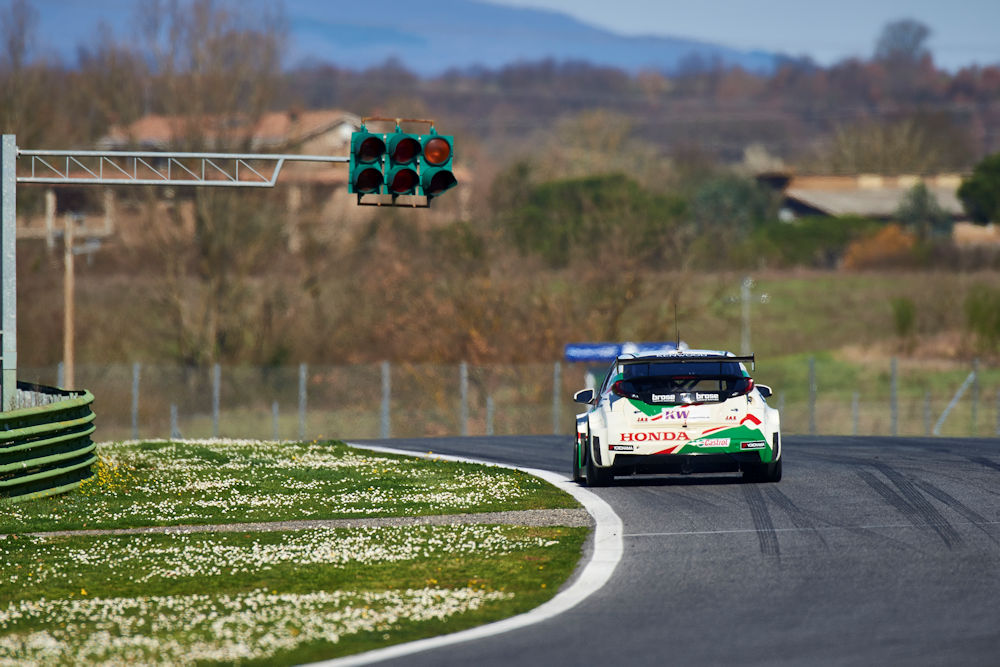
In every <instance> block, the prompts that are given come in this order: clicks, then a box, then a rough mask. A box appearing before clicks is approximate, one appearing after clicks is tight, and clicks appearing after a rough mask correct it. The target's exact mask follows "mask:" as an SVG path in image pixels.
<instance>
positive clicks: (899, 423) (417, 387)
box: [19, 357, 1000, 440]
mask: <svg viewBox="0 0 1000 667" xmlns="http://www.w3.org/2000/svg"><path fill="white" fill-rule="evenodd" d="M603 371H604V369H603V368H592V367H587V366H585V365H582V364H570V363H539V364H520V365H488V366H476V365H471V364H454V365H431V364H404V363H392V364H390V363H388V362H383V363H380V364H365V365H353V366H313V365H305V364H302V365H299V366H283V367H246V366H238V367H229V366H213V367H209V368H193V367H183V366H167V365H157V364H120V365H116V364H111V365H101V366H98V365H82V366H81V365H78V366H77V367H76V369H75V375H76V378H77V381H76V384H77V386H79V387H85V388H86V389H88V390H89V391H90V392H92V393H93V395H94V397H95V398H94V411H95V412H96V413H97V417H98V418H97V424H98V430H97V433H96V435H95V439H99V440H123V439H132V438H165V437H197V438H202V437H213V436H220V437H231V438H254V439H270V438H273V439H289V440H291V439H313V438H338V439H351V438H356V439H362V438H379V437H425V436H426V437H433V436H446V435H463V434H464V435H494V434H496V435H515V434H516V435H527V434H551V433H558V434H565V435H569V434H571V433H572V432H573V428H574V421H573V415H574V414H576V413H577V412H580V411H582V410H581V408H582V406H579V405H577V404H575V403H573V401H572V395H573V392H575V391H576V390H578V389H582V388H584V387H587V386H590V383H592V382H593V381H594V378H597V379H598V381H599V379H600V377H601V374H602V373H603ZM588 376H589V377H588ZM755 377H756V379H757V380H758V382H759V383H762V384H768V385H770V386H771V387H772V388H773V390H774V396H773V397H772V398H771V399H770V403H771V404H772V405H774V406H776V407H778V408H779V409H780V410H781V415H782V419H781V421H782V431H783V432H784V433H785V434H810V433H812V434H824V435H899V436H925V435H942V436H962V437H964V436H979V437H992V436H997V435H1000V370H998V369H997V368H996V367H992V366H988V365H985V364H979V363H976V364H972V365H970V366H968V367H965V368H962V367H958V366H955V365H950V366H948V367H942V368H933V367H930V368H928V367H927V366H926V365H922V364H917V363H902V362H899V363H897V362H896V360H893V359H890V360H885V362H884V363H881V364H874V365H873V364H861V365H845V364H843V363H841V362H837V361H835V360H832V359H829V358H823V357H819V358H802V359H794V360H782V362H781V363H779V364H775V365H768V364H759V366H758V370H757V373H755ZM19 379H21V380H27V381H30V382H38V383H41V384H49V385H54V386H60V385H61V379H62V378H61V372H60V368H59V367H48V368H21V369H19Z"/></svg>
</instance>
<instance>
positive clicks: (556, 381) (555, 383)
mask: <svg viewBox="0 0 1000 667" xmlns="http://www.w3.org/2000/svg"><path fill="white" fill-rule="evenodd" d="M561 388H562V364H561V363H560V362H558V361H557V362H556V363H555V365H554V366H553V367H552V434H553V435H559V422H561V421H562V415H561V414H559V412H560V411H559V408H560V406H561V405H562V402H561V401H560V400H559V393H560V389H561Z"/></svg>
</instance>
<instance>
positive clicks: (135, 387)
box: [132, 363, 142, 440]
mask: <svg viewBox="0 0 1000 667" xmlns="http://www.w3.org/2000/svg"><path fill="white" fill-rule="evenodd" d="M141 372H142V366H140V365H139V364H138V363H134V364H132V439H133V440H138V439H139V375H140V373H141Z"/></svg>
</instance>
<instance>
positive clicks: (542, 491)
mask: <svg viewBox="0 0 1000 667" xmlns="http://www.w3.org/2000/svg"><path fill="white" fill-rule="evenodd" d="M98 455H99V456H100V462H99V463H98V464H97V465H96V474H95V475H94V477H92V478H91V479H90V480H88V481H86V482H84V484H83V485H82V486H81V488H80V491H79V492H75V493H70V494H66V495H63V496H58V497H55V498H47V499H40V500H37V501H33V502H30V503H15V504H8V505H6V506H5V507H4V515H3V517H0V534H2V533H19V532H26V531H44V530H60V529H81V528H90V529H93V528H127V527H134V526H167V525H180V524H215V523H232V522H254V521H279V520H289V519H334V518H351V517H375V516H404V515H405V516H417V515H429V514H454V513H458V512H486V511H496V510H519V509H544V508H558V507H578V504H577V503H576V501H575V500H573V499H572V497H570V496H569V495H567V494H565V493H563V492H561V491H559V490H558V489H556V488H555V487H553V486H552V485H550V484H548V483H546V482H543V481H542V480H539V479H538V478H536V477H533V476H531V475H528V474H526V473H522V472H519V471H516V470H510V469H507V468H499V467H489V466H477V465H472V464H466V463H455V462H450V461H440V460H424V459H415V458H409V457H403V456H394V455H389V454H376V453H371V452H362V451H360V450H357V449H353V448H350V447H348V446H347V445H344V444H343V443H339V442H307V443H294V442H288V443H274V442H260V441H239V440H236V441H223V440H216V441H205V442H201V443H199V442H185V441H181V442H171V441H159V442H140V443H110V444H102V445H100V446H99V447H98Z"/></svg>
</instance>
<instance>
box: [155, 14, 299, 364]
mask: <svg viewBox="0 0 1000 667" xmlns="http://www.w3.org/2000/svg"><path fill="white" fill-rule="evenodd" d="M139 21H140V27H141V30H140V33H141V34H142V35H144V37H145V40H146V44H147V46H148V48H149V49H151V51H152V54H153V55H152V66H151V69H152V86H151V87H152V100H153V102H152V106H153V107H154V108H155V109H156V110H158V111H159V112H161V113H163V114H165V115H167V117H168V118H169V119H171V120H172V121H173V127H172V128H171V130H172V135H173V137H174V142H175V143H174V145H173V146H171V148H173V149H175V150H204V149H210V150H227V151H229V150H253V149H255V148H256V146H254V138H255V136H256V132H255V127H256V125H257V122H258V120H259V119H260V117H261V115H262V114H263V113H264V112H265V111H266V110H267V109H268V108H269V107H270V106H271V105H272V104H273V103H274V102H275V92H276V90H277V89H278V86H277V82H278V79H279V76H280V74H281V71H280V65H281V48H282V45H283V42H284V31H283V28H282V25H283V22H282V21H281V20H280V17H275V16H270V15H267V14H264V13H261V14H258V15H255V14H254V13H253V11H252V7H248V6H247V5H246V4H242V3H239V2H237V1H236V0H233V1H232V2H223V1H221V0H192V1H191V2H179V1H177V0H170V1H169V2H161V1H159V0H156V1H153V2H149V3H145V4H143V6H142V8H141V10H140V13H139ZM182 194H183V193H182ZM189 196H190V199H189V200H188V201H185V200H186V199H188V195H185V196H181V197H178V198H177V199H176V201H175V203H172V204H170V205H168V206H166V207H164V206H161V205H160V202H157V203H156V206H154V207H153V211H152V213H153V214H154V215H155V216H157V219H156V222H155V223H154V224H155V225H158V226H162V227H163V232H162V235H163V238H162V241H163V242H162V243H161V244H160V247H161V249H162V252H163V255H164V266H166V274H165V279H166V285H165V288H164V291H163V294H162V301H163V304H164V305H165V306H166V308H167V309H168V311H169V312H170V313H171V320H172V321H171V324H172V327H173V332H174V338H175V343H174V344H173V345H172V346H171V347H172V350H173V351H174V353H175V354H176V355H177V356H178V357H179V358H180V359H181V360H183V361H185V362H187V363H192V364H203V363H211V362H215V361H218V360H227V361H255V362H258V363H260V362H264V363H266V362H267V361H268V360H269V359H270V358H271V357H273V355H272V354H271V353H270V351H269V350H268V345H269V344H270V343H274V342H275V338H274V337H273V336H275V335H276V334H274V332H275V327H276V324H275V321H274V318H275V315H274V312H275V311H274V309H270V308H269V306H268V304H269V303H270V301H271V300H272V298H273V297H274V295H273V294H272V291H273V290H270V289H269V286H268V284H267V283H266V281H262V280H259V279H257V278H256V276H257V275H259V274H260V273H261V272H262V271H264V270H265V269H266V266H267V260H266V258H267V257H269V256H271V254H272V253H273V252H274V251H275V249H276V248H280V247H281V246H282V243H281V235H282V234H283V232H284V230H283V221H282V217H281V212H282V211H281V209H280V208H279V207H278V205H277V204H276V201H277V199H276V198H275V196H274V195H273V194H270V193H264V194H261V193H256V192H255V193H249V192H247V191H246V190H239V191H232V190H229V189H226V190H222V191H220V190H217V189H196V190H195V191H194V192H193V193H189ZM269 332H270V333H269ZM265 338H269V340H267V341H265Z"/></svg>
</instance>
